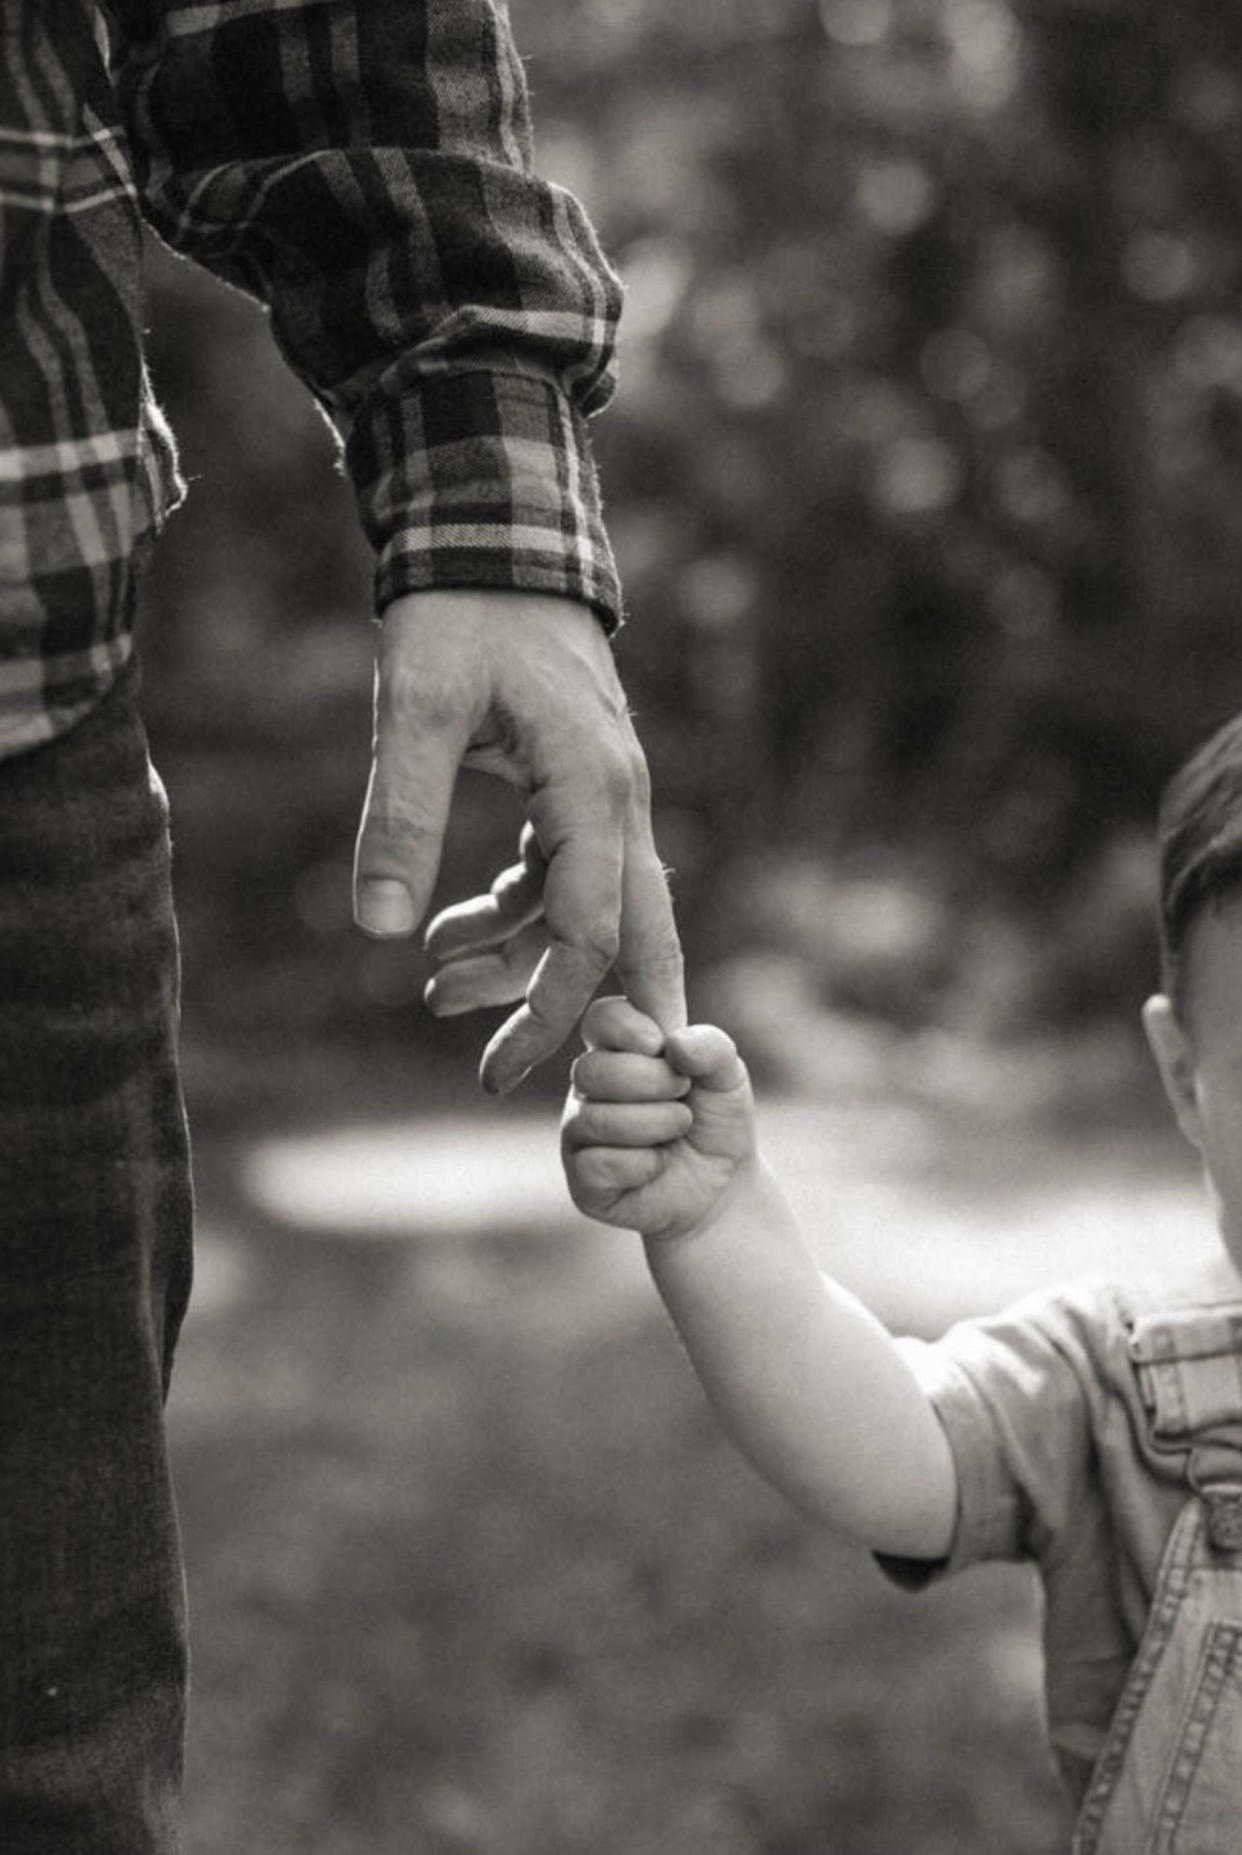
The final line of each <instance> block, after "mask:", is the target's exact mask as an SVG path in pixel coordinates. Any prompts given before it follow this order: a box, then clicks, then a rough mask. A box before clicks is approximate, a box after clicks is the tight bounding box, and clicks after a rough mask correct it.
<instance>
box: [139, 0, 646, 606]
mask: <svg viewBox="0 0 1242 1855" xmlns="http://www.w3.org/2000/svg"><path fill="white" fill-rule="evenodd" d="M113 12H114V16H115V19H116V22H117V38H116V43H115V45H114V47H113V67H114V74H115V81H116V86H117V93H118V97H119V99H120V103H121V108H122V113H123V116H124V120H125V123H126V128H127V133H128V135H129V138H130V141H131V144H132V152H133V160H134V168H135V175H136V179H137V183H138V187H139V192H140V195H141V197H142V200H143V205H144V210H145V212H146V214H147V217H148V218H149V219H150V221H151V223H152V224H153V226H154V227H155V229H156V230H157V231H158V232H159V233H160V235H161V236H162V237H163V238H164V239H166V240H167V242H168V243H169V244H171V245H172V246H174V247H175V248H176V249H177V250H179V251H182V252H185V253H186V254H187V255H189V256H191V257H193V258H195V259H197V260H198V261H199V262H201V263H203V264H205V265H207V266H208V267H209V268H210V269H211V270H213V271H214V272H216V273H217V274H218V275H219V276H221V277H223V278H225V279H226V280H227V281H229V282H231V283H233V284H236V285H238V286H240V287H241V288H242V289H244V290H246V291H248V292H249V293H250V294H252V295H254V296H256V297H258V298H259V299H260V300H261V301H263V302H265V303H267V304H268V305H269V306H270V309H271V313H272V327H273V332H274V335H275V337H276V340H277V342H278V344H279V345H280V348H281V350H282V352H283V353H284V355H285V357H286V359H287V360H288V361H289V363H290V364H291V366H292V367H293V368H294V370H295V371H296V372H297V373H298V374H299V375H300V376H301V377H302V378H303V379H304V380H305V381H306V382H307V384H308V385H309V386H310V388H311V390H312V391H313V393H314V394H315V396H316V397H317V399H318V400H319V401H320V403H321V404H322V405H323V406H324V408H325V409H326V410H327V412H328V413H329V415H330V416H331V418H332V419H333V421H334V422H335V423H336V425H337V426H338V428H339V429H341V430H342V432H344V433H347V437H346V441H345V462H346V467H347V469H348V471H349V473H350V476H351V478H352V480H353V484H354V488H355V491H356V494H357V499H358V505H359V510H360V513H361V517H362V521H363V525H364V527H365V529H366V531H367V534H368V535H369V537H370V539H371V541H372V543H373V545H374V546H375V548H376V551H377V566H376V597H377V604H378V607H379V608H380V609H381V610H382V608H383V607H384V606H385V605H387V604H388V603H389V601H391V600H392V599H393V598H395V597H396V596H397V595H399V594H401V593H405V592H411V591H415V590H419V589H422V588H427V587H434V586H494V587H516V588H521V589H525V590H528V591H535V592H544V593H560V594H564V595H567V596H569V597H572V598H576V599H579V600H582V601H584V602H585V603H586V604H588V605H590V606H592V607H594V609H595V610H596V611H597V612H598V613H599V615H600V617H601V618H602V619H603V621H604V623H605V625H606V626H607V627H609V628H611V627H613V626H614V625H615V624H617V623H618V622H619V619H620V593H619V589H618V585H617V578H616V572H615V568H614V565H613V561H612V556H611V553H610V550H609V546H608V540H607V536H606V534H605V531H604V528H603V524H602V520H601V513H600V501H599V492H598V486H597V481H596V476H595V471H594V465H593V461H592V456H591V447H590V443H589V439H588V434H587V430H586V420H587V418H588V416H589V415H590V414H592V413H593V412H596V411H598V410H599V409H600V408H601V407H602V406H603V405H604V404H605V403H606V402H607V400H608V399H609V397H610V396H611V393H612V390H613V384H614V376H613V349H614V341H615V333H616V324H617V320H618V316H619V312H620V286H619V284H618V282H617V279H616V277H615V276H614V274H613V273H612V271H611V270H610V269H609V267H608V265H607V263H606V262H605V260H604V258H603V256H602V254H601V252H600V249H599V246H598V243H597V241H596V239H595V235H594V233H593V231H592V229H591V227H590V225H589V223H588V221H587V219H586V216H585V214H584V213H583V211H582V209H581V207H580V206H579V205H578V203H577V202H576V201H575V200H574V199H573V198H572V197H571V196H570V195H569V194H567V193H565V192H564V191H563V190H561V189H559V188H557V187H555V186H552V185H549V184H547V183H545V182H543V181H541V180H539V179H537V178H536V177H535V176H534V175H533V174H532V173H531V171H530V160H531V147H530V124H529V111H528V106H527V93H526V86H525V81H524V75H523V72H522V67H521V64H520V62H519V60H518V57H517V54H516V51H515V49H514V46H513V43H512V39H511V36H510V33H509V28H508V22H507V12H506V7H505V4H504V0H299V4H296V5H290V4H288V0H231V3H230V4H227V5H226V4H210V3H209V4H203V0H193V3H188V0H184V3H178V0H114V7H113Z"/></svg>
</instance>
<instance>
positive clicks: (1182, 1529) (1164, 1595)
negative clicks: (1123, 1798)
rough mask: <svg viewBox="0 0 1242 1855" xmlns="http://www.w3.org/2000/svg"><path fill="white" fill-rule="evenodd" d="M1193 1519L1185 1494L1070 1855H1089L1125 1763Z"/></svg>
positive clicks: (1188, 1551) (1177, 1591)
mask: <svg viewBox="0 0 1242 1855" xmlns="http://www.w3.org/2000/svg"><path fill="white" fill-rule="evenodd" d="M1199 1520H1200V1503H1199V1499H1198V1497H1197V1496H1195V1495H1191V1496H1190V1497H1189V1499H1188V1500H1187V1501H1186V1504H1185V1506H1184V1507H1183V1508H1182V1511H1181V1513H1180V1514H1179V1515H1178V1518H1177V1521H1176V1522H1175V1524H1174V1528H1173V1532H1172V1535H1171V1536H1170V1539H1169V1543H1168V1545H1167V1546H1166V1548H1165V1556H1164V1562H1163V1565H1162V1567H1161V1576H1160V1581H1159V1584H1158V1585H1157V1587H1156V1593H1155V1597H1154V1598H1153V1600H1152V1607H1151V1614H1150V1616H1149V1617H1148V1619H1147V1627H1146V1629H1145V1630H1144V1632H1143V1640H1142V1642H1141V1643H1140V1644H1139V1650H1138V1654H1137V1655H1136V1656H1135V1658H1134V1661H1133V1663H1132V1664H1131V1666H1130V1672H1129V1674H1128V1675H1127V1677H1126V1684H1125V1687H1124V1688H1123V1689H1122V1692H1121V1699H1120V1700H1119V1701H1118V1703H1117V1710H1116V1712H1115V1713H1114V1715H1113V1717H1112V1721H1111V1723H1110V1725H1109V1729H1108V1734H1107V1736H1106V1738H1105V1740H1104V1745H1103V1748H1102V1750H1101V1752H1100V1756H1099V1758H1098V1759H1097V1760H1096V1764H1095V1770H1094V1772H1093V1773H1092V1777H1091V1783H1090V1786H1089V1788H1088V1790H1087V1795H1086V1797H1085V1798H1084V1800H1083V1804H1082V1808H1081V1810H1080V1811H1079V1815H1078V1821H1077V1823H1076V1824H1075V1826H1074V1840H1073V1855H1093V1851H1094V1850H1095V1849H1096V1848H1098V1846H1099V1839H1100V1831H1101V1828H1102V1826H1103V1822H1104V1817H1105V1815H1106V1813H1107V1811H1108V1806H1109V1803H1110V1802H1111V1801H1112V1796H1113V1792H1114V1789H1115V1788H1116V1782H1117V1778H1118V1777H1119V1775H1120V1773H1121V1768H1122V1766H1123V1765H1124V1763H1125V1759H1126V1753H1127V1751H1128V1750H1129V1746H1130V1739H1131V1736H1132V1735H1133V1732H1134V1726H1135V1722H1136V1720H1137V1719H1138V1716H1139V1711H1140V1709H1141V1707H1142V1705H1143V1702H1144V1700H1145V1699H1146V1697H1147V1691H1148V1689H1149V1688H1150V1686H1151V1684H1152V1681H1153V1679H1154V1677H1155V1673H1156V1670H1157V1668H1158V1667H1159V1665H1160V1658H1161V1656H1162V1655H1163V1654H1164V1651H1165V1649H1166V1647H1167V1646H1168V1642H1169V1638H1170V1637H1171V1636H1172V1634H1173V1626H1174V1624H1175V1623H1176V1621H1177V1613H1178V1610H1179V1608H1180V1607H1181V1603H1182V1599H1183V1598H1184V1597H1185V1595H1186V1591H1187V1588H1188V1587H1189V1584H1190V1576H1191V1570H1192V1562H1193V1559H1194V1550H1195V1535H1196V1531H1197V1523H1198V1522H1199Z"/></svg>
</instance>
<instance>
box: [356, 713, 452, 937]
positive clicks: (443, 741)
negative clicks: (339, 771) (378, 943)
mask: <svg viewBox="0 0 1242 1855" xmlns="http://www.w3.org/2000/svg"><path fill="white" fill-rule="evenodd" d="M461 745H462V743H461V742H460V741H458V740H452V739H450V738H448V737H447V736H446V735H445V734H443V733H441V734H438V735H435V736H430V735H423V736H421V737H419V736H418V735H411V736H409V737H408V738H402V739H400V740H397V741H392V740H391V739H389V738H386V737H385V735H384V734H383V733H382V732H380V733H377V736H376V747H375V759H374V762H373V764H372V767H371V778H370V783H369V785H368V787H367V796H366V802H365V804H364V806H363V809H362V824H361V828H360V829H359V832H358V844H357V849H356V851H355V854H354V919H355V921H356V922H357V923H358V926H359V927H360V928H362V929H363V931H364V932H365V933H368V934H375V935H377V936H381V937H384V938H387V937H390V936H399V935H406V934H412V933H413V932H414V929H415V928H416V927H417V926H418V924H419V922H420V921H421V920H422V918H423V916H424V914H425V913H426V912H427V905H428V903H429V902H430V900H431V892H432V890H433V889H434V887H435V881H436V875H437V872H438V870H439V867H440V848H441V844H442V842H443V839H444V830H445V826H446V824H447V822H448V814H449V805H450V803H451V802H452V797H453V784H454V781H455V779H456V777H457V767H458V763H459V761H460V758H461Z"/></svg>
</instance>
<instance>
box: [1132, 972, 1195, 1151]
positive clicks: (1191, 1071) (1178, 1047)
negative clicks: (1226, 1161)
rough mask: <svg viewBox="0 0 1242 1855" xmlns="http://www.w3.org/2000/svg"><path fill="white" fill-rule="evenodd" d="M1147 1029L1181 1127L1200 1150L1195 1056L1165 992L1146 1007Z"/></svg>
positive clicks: (1144, 1012)
mask: <svg viewBox="0 0 1242 1855" xmlns="http://www.w3.org/2000/svg"><path fill="white" fill-rule="evenodd" d="M1143 1029H1144V1030H1145V1031H1146V1032H1147V1041H1148V1043H1149V1044H1150V1045H1151V1053H1152V1055H1153V1056H1154V1057H1155V1059H1156V1068H1157V1069H1158V1070H1159V1071H1160V1080H1161V1081H1162V1082H1163V1083H1164V1092H1165V1094H1166V1095H1167V1096H1168V1098H1169V1106H1170V1107H1171V1108H1172V1110H1173V1113H1174V1116H1175V1117H1176V1120H1177V1124H1178V1126H1179V1127H1180V1128H1181V1130H1182V1132H1183V1133H1184V1134H1185V1136H1186V1138H1187V1140H1189V1141H1190V1143H1191V1145H1192V1146H1200V1145H1202V1137H1201V1133H1200V1127H1199V1100H1198V1096H1197V1094H1196V1092H1195V1063H1194V1053H1193V1051H1192V1050H1191V1047H1190V1040H1189V1038H1188V1037H1187V1035H1186V1033H1185V1031H1184V1030H1183V1029H1182V1026H1181V1024H1180V1022H1179V1021H1178V1016H1177V1013H1176V1011H1175V1010H1174V1009H1173V1001H1172V999H1170V998H1166V996H1165V994H1164V993H1163V992H1157V993H1156V995H1155V997H1154V998H1149V999H1148V1001H1147V1003H1146V1004H1145V1005H1144V1006H1143Z"/></svg>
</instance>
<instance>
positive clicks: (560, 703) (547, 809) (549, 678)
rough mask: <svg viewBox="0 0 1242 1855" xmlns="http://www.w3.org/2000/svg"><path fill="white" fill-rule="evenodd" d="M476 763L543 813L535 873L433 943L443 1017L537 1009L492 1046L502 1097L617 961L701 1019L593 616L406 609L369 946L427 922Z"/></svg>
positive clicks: (476, 603)
mask: <svg viewBox="0 0 1242 1855" xmlns="http://www.w3.org/2000/svg"><path fill="white" fill-rule="evenodd" d="M459 766H469V767H477V768H479V769H481V770H482V771H484V772H488V773H495V774H496V775H498V777H500V778H501V779H505V780H508V781H509V782H510V783H511V784H512V785H514V786H516V787H517V788H518V790H519V791H520V792H521V793H522V795H523V799H524V802H525V809H526V818H527V824H526V829H525V830H524V831H523V834H522V845H521V857H520V861H519V862H518V863H517V864H515V865H514V866H513V867H512V868H510V869H507V870H505V871H504V872H503V873H502V874H501V875H500V876H499V877H498V878H497V879H496V881H495V882H494V883H493V884H492V887H491V891H490V893H489V894H487V895H482V896H476V897H475V898H474V899H473V900H471V901H468V902H463V903H459V904H458V905H456V906H455V907H453V908H448V909H445V910H444V911H443V913H441V914H440V915H438V916H437V917H436V919H435V920H434V921H433V922H432V923H431V926H430V928H429V929H428V932H427V942H426V944H427V951H428V954H429V956H430V958H431V960H432V961H433V963H434V965H435V967H436V971H435V973H434V974H433V976H432V978H431V981H430V983H429V984H428V987H427V992H426V999H427V1004H428V1006H429V1008H430V1009H431V1010H432V1011H434V1012H436V1013H438V1014H440V1015H443V1016H449V1015H454V1014H456V1013H458V1012H464V1011H472V1010H474V1009H476V1008H477V1007H479V1006H483V1005H501V1004H510V1003H514V1002H516V1001H517V1000H518V999H522V998H523V997H524V1003H523V1004H522V1005H521V1007H520V1008H519V1010H517V1011H516V1012H514V1013H513V1015H512V1016H511V1017H509V1018H508V1019H507V1020H506V1022H505V1023H504V1024H503V1025H502V1026H501V1028H500V1029H499V1030H498V1031H497V1033H496V1035H495V1036H494V1037H493V1038H492V1040H491V1042H490V1043H489V1044H488V1046H487V1049H486V1051H485V1052H484V1055H483V1061H482V1065H481V1068H480V1080H481V1081H482V1084H483V1086H484V1088H486V1089H488V1090H489V1091H491V1092H493V1093H498V1094H499V1093H505V1092H507V1091H508V1090H509V1089H511V1088H514V1087H516V1085H517V1084H518V1083H519V1082H520V1081H521V1080H522V1078H523V1076H525V1075H526V1074H527V1073H528V1071H529V1070H530V1069H532V1068H533V1067H534V1065H535V1064H536V1063H539V1062H541V1061H542V1060H543V1058H544V1057H546V1056H549V1055H550V1054H551V1052H552V1051H553V1050H555V1049H556V1048H557V1047H558V1046H559V1045H560V1044H561V1043H562V1042H563V1041H564V1039H565V1038H566V1037H567V1036H568V1034H569V1032H570V1031H571V1030H572V1028H573V1026H574V1025H575V1023H576V1022H577V1020H578V1019H579V1017H580V1016H581V1015H582V1012H583V1011H584V1010H585V1009H586V1006H587V1004H588V1003H589V1001H590V999H591V996H592V994H593V993H594V991H595V989H596V987H597V986H598V985H599V982H600V980H601V979H602V978H603V976H604V974H605V973H606V972H607V971H608V969H609V967H610V966H613V965H615V966H616V969H617V972H618V975H619V977H620V979H621V982H622V984H623V986H624V988H625V990H626V992H627V993H628V995H629V996H630V998H631V999H633V1001H634V1003H635V1004H636V1005H638V1006H639V1007H640V1009H641V1010H643V1011H645V1012H646V1013H647V1014H648V1015H649V1016H650V1017H652V1018H654V1019H655V1021H656V1023H657V1024H659V1025H660V1026H661V1027H662V1028H663V1029H665V1030H675V1029H677V1028H678V1027H679V1026H680V1025H682V1024H684V1023H685V1021H686V1008H685V995H684V989H683V978H682V961H681V950H680V947H679V944H678V940H677V931H676V928H675V926H674V923H673V911H672V904H671V902H670V899H669V894H668V886H667V884H666V882H665V878H664V871H663V869H662V867H661V865H660V860H659V858H658V856H657V855H656V850H655V844H654V842H653V840H652V835H651V803H650V786H649V781H648V776H647V764H646V760H645V758H644V756H643V751H642V748H641V747H640V745H639V742H638V737H637V735H636V734H635V732H634V727H633V724H632V722H631V721H630V717H629V712H628V710H627V708H626V703H625V696H624V693H623V691H622V688H621V684H620V680H619V678H618V676H617V672H616V666H615V664H614V662H613V656H612V651H611V648H610V647H609V644H608V641H607V639H606V638H605V636H604V634H603V631H602V630H601V628H600V625H599V623H598V621H597V620H596V618H595V617H594V616H593V614H592V613H591V612H590V611H589V610H588V609H587V608H586V607H585V606H581V605H577V604H575V603H574V602H573V601H572V600H568V599H562V598H557V597H552V596H544V595H540V594H532V593H520V592H512V591H503V590H502V591H492V590H490V589H487V590H483V589H480V590H474V589H465V588H462V589H454V590H447V591H435V592H425V593H411V594H408V595H407V596H406V597H404V598H402V599H398V600H395V601H394V602H393V604H392V605H390V606H389V607H388V609H387V611H386V613H385V614H384V620H383V625H382V628H381V633H380V648H379V661H378V666H377V671H376V695H375V742H374V751H373V760H372V767H371V781H370V785H369V787H368V790H367V798H366V805H365V808H364V811H363V816H362V828H361V831H360V832H359V836H358V849H357V856H356V859H355V868H354V914H355V918H356V920H357V922H358V924H359V926H360V927H362V928H364V929H365V930H366V931H367V932H368V933H370V934H374V935H379V936H384V937H388V936H404V935H408V934H411V933H413V931H414V929H415V928H416V927H417V925H418V923H419V921H420V920H421V919H422V917H423V915H424V913H425V911H426V908H427V903H428V900H429V898H430V895H431V891H432V888H433V886H434V884H435V879H436V872H437V870H438V868H439V863H440V849H441V843H442V840H443V836H444V830H445V825H446V822H447V819H448V812H449V805H450V802H451V799H452V793H453V784H454V781H455V779H456V776H457V769H458V767H459Z"/></svg>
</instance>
